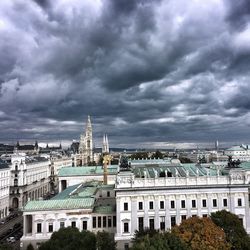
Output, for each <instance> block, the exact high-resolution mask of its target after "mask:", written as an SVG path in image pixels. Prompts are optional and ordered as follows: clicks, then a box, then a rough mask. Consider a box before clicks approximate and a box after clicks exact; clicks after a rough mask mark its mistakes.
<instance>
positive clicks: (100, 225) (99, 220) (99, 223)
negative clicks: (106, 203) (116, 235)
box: [98, 216, 102, 228]
mask: <svg viewBox="0 0 250 250" xmlns="http://www.w3.org/2000/svg"><path fill="white" fill-rule="evenodd" d="M98 227H99V228H100V227H102V217H101V216H98Z"/></svg>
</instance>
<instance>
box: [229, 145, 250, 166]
mask: <svg viewBox="0 0 250 250" xmlns="http://www.w3.org/2000/svg"><path fill="white" fill-rule="evenodd" d="M224 154H225V155H226V156H231V157H232V159H233V160H240V161H241V162H243V161H250V145H244V144H242V145H240V146H234V147H231V148H228V149H226V150H225V151H224Z"/></svg>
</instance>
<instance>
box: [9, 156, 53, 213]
mask: <svg viewBox="0 0 250 250" xmlns="http://www.w3.org/2000/svg"><path fill="white" fill-rule="evenodd" d="M49 177H50V160H49V159H46V158H44V157H40V156H32V157H30V156H26V155H25V154H24V153H22V154H13V155H12V156H11V168H10V197H9V198H10V207H11V208H13V209H18V208H21V207H23V206H24V205H25V204H26V203H27V201H28V200H38V199H39V197H43V196H44V195H45V194H46V193H47V192H49V190H50V184H49V181H50V179H49Z"/></svg>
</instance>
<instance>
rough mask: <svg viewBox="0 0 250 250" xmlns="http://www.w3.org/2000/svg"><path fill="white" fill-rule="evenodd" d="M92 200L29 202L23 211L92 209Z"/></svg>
mask: <svg viewBox="0 0 250 250" xmlns="http://www.w3.org/2000/svg"><path fill="white" fill-rule="evenodd" d="M94 201H95V199H94V198H84V199H82V198H78V199H61V200H43V201H29V202H28V203H27V204H26V206H25V207H24V211H39V210H57V209H77V208H78V209H92V208H93V205H94Z"/></svg>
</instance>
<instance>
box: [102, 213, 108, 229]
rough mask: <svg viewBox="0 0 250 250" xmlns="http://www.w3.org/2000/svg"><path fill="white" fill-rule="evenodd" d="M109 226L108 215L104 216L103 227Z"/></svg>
mask: <svg viewBox="0 0 250 250" xmlns="http://www.w3.org/2000/svg"><path fill="white" fill-rule="evenodd" d="M106 226H107V217H106V216H103V217H102V227H106Z"/></svg>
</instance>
